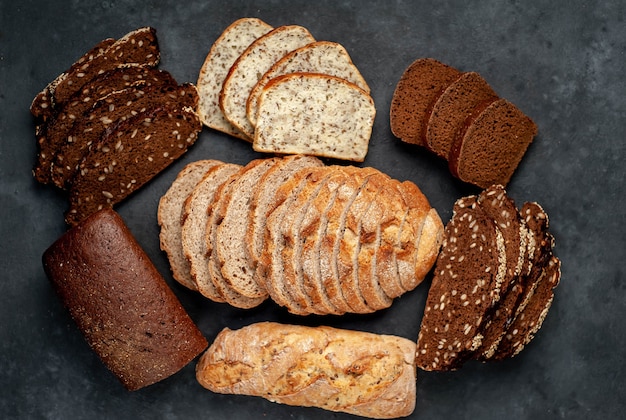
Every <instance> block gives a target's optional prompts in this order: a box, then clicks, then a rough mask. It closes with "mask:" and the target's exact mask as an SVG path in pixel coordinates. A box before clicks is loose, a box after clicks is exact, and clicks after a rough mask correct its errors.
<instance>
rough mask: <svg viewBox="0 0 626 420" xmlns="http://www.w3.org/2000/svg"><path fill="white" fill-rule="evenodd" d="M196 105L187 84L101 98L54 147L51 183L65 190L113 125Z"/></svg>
mask: <svg viewBox="0 0 626 420" xmlns="http://www.w3.org/2000/svg"><path fill="white" fill-rule="evenodd" d="M196 103H197V94H196V88H195V87H194V86H193V85H191V84H184V85H181V86H178V85H177V84H176V83H174V84H171V85H161V86H155V85H152V86H149V87H141V88H139V87H129V88H126V89H123V90H120V91H117V92H113V93H111V94H109V95H107V96H105V97H104V98H102V99H100V100H98V101H97V102H96V103H95V104H94V106H93V107H92V108H91V109H90V110H89V111H88V112H87V113H85V114H83V116H82V118H81V119H80V121H79V122H77V123H76V124H74V126H73V127H72V129H71V130H70V132H69V133H68V136H67V138H66V140H65V142H63V143H62V144H61V145H60V146H59V147H58V148H57V150H56V154H55V158H54V162H53V164H52V167H51V173H52V182H53V183H54V184H55V185H56V186H57V187H59V188H61V189H67V188H69V187H70V186H71V185H70V183H71V181H72V179H73V177H74V175H75V174H76V171H77V170H78V166H79V165H80V163H81V161H82V160H83V158H84V157H85V155H86V154H87V153H88V152H89V149H90V147H91V145H92V144H96V143H97V142H98V140H99V139H100V138H101V137H102V136H103V135H104V134H105V132H106V131H107V130H108V129H110V128H111V127H115V125H116V124H117V123H120V122H122V121H124V120H126V119H129V118H132V117H133V116H135V115H137V114H139V113H141V112H145V111H147V110H149V109H153V108H157V107H167V108H183V107H190V108H193V107H194V106H195V104H196Z"/></svg>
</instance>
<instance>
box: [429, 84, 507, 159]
mask: <svg viewBox="0 0 626 420" xmlns="http://www.w3.org/2000/svg"><path fill="white" fill-rule="evenodd" d="M496 98H497V94H496V93H495V92H494V90H493V89H492V88H491V86H489V84H488V83H487V81H485V79H483V78H482V77H481V76H480V75H479V74H478V73H476V72H466V73H462V74H461V75H460V76H459V77H458V79H456V80H455V81H453V82H452V83H451V84H450V85H449V86H448V87H447V88H446V89H445V90H444V91H443V92H442V93H441V95H440V96H439V98H438V99H437V100H436V101H435V102H434V104H433V106H432V109H431V110H430V116H429V117H428V119H427V123H426V124H424V129H425V135H424V139H425V141H426V147H427V148H428V149H429V150H430V151H432V152H433V153H435V154H436V155H437V156H439V157H442V158H444V159H448V156H449V155H450V149H451V148H452V143H453V142H454V139H455V137H456V134H457V132H458V131H459V130H460V129H461V127H462V126H463V124H464V122H465V119H466V118H467V117H469V116H470V115H471V113H472V111H473V110H474V108H475V107H476V106H477V105H479V104H481V103H483V102H485V101H488V100H492V101H493V100H495V99H496Z"/></svg>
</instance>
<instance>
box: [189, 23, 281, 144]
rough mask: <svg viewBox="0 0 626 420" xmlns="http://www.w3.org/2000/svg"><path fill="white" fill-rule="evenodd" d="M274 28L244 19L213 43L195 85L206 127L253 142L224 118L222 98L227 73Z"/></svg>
mask: <svg viewBox="0 0 626 420" xmlns="http://www.w3.org/2000/svg"><path fill="white" fill-rule="evenodd" d="M272 29H273V28H272V27H271V26H270V25H268V24H267V23H265V22H263V21H262V20H260V19H257V18H242V19H238V20H236V21H235V22H233V23H232V24H231V25H230V26H228V27H227V28H226V29H225V30H224V32H222V34H221V35H220V36H219V38H218V39H217V40H216V41H215V42H214V43H213V45H212V46H211V50H210V51H209V53H208V55H207V56H206V58H205V60H204V63H203V64H202V67H201V68H200V74H199V75H198V81H197V83H196V86H197V88H198V94H199V96H200V101H199V103H198V116H199V117H200V120H201V121H202V123H203V124H204V125H206V126H207V127H210V128H213V129H215V130H218V131H221V132H223V133H226V134H229V135H231V136H234V137H238V138H240V139H243V140H248V141H250V140H251V139H250V138H249V137H248V136H246V135H245V134H244V133H242V132H241V131H240V130H239V129H237V128H236V127H235V126H233V125H232V124H231V123H230V122H229V121H228V120H227V119H226V117H224V113H223V112H222V110H221V109H220V105H219V96H220V91H221V90H222V85H223V83H224V80H225V79H226V76H227V75H228V71H229V70H230V68H231V67H232V65H233V64H234V63H235V61H236V60H237V58H238V57H239V56H240V55H241V54H242V53H243V52H244V51H245V49H246V48H248V46H249V45H250V44H252V42H254V41H255V40H256V39H258V38H259V37H261V36H263V35H265V34H266V33H268V32H269V31H271V30H272Z"/></svg>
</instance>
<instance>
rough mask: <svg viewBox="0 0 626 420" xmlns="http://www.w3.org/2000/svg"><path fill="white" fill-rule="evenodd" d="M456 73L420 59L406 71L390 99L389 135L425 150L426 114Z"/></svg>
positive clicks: (449, 68) (445, 67)
mask: <svg viewBox="0 0 626 420" xmlns="http://www.w3.org/2000/svg"><path fill="white" fill-rule="evenodd" d="M460 74H461V73H460V72H459V71H458V70H457V69H455V68H452V67H450V66H448V65H446V64H443V63H441V62H439V61H437V60H435V59H432V58H420V59H417V60H415V61H414V62H413V63H411V65H409V67H407V68H406V70H405V71H404V73H403V74H402V76H401V77H400V80H399V81H398V84H397V85H396V89H395V90H394V92H393V97H392V98H391V106H390V109H389V121H390V124H391V132H392V133H393V135H394V136H396V137H398V138H399V139H400V140H402V141H403V142H405V143H410V144H417V145H420V146H425V145H426V141H425V139H424V132H425V127H426V124H427V122H428V117H429V110H430V108H431V107H432V104H433V103H434V101H436V100H437V98H438V97H439V95H440V94H441V92H442V91H443V90H444V89H446V88H447V87H448V85H450V83H452V82H453V81H454V80H456V79H457V78H458V77H459V76H460Z"/></svg>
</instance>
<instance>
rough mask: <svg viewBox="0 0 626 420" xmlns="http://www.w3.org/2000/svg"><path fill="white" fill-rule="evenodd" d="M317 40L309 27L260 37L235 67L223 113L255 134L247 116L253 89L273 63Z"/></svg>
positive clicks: (278, 30) (226, 82) (287, 28)
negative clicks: (247, 107) (247, 104)
mask: <svg viewBox="0 0 626 420" xmlns="http://www.w3.org/2000/svg"><path fill="white" fill-rule="evenodd" d="M311 42H315V39H314V38H313V36H312V35H311V34H310V33H309V31H308V30H307V29H306V28H303V27H302V26H298V25H285V26H280V27H278V28H275V29H273V30H271V31H270V32H268V33H266V34H265V35H263V36H261V37H259V38H258V39H257V40H255V41H254V42H253V43H252V44H250V45H249V46H248V48H246V49H245V51H244V52H243V53H241V55H240V56H239V57H238V58H237V60H236V61H235V63H233V65H232V66H231V68H230V70H229V72H228V75H227V76H226V79H225V80H224V83H223V85H222V90H221V92H220V97H219V104H220V108H221V109H222V112H223V113H224V115H225V116H226V118H227V119H228V121H230V122H231V123H232V124H233V125H234V126H235V127H237V128H238V129H239V130H241V131H242V132H243V133H245V134H246V135H247V136H248V137H254V127H252V125H251V124H250V121H248V117H247V116H246V101H247V100H248V96H249V95H250V91H252V88H253V87H254V85H255V84H256V82H258V81H259V79H260V78H261V77H262V76H263V74H265V72H266V71H268V70H269V69H270V68H271V67H272V65H273V64H274V63H275V62H277V61H278V60H280V59H281V58H282V57H283V56H284V55H285V54H287V53H289V52H290V51H293V50H295V49H296V48H300V47H302V46H304V45H306V44H310V43H311Z"/></svg>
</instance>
